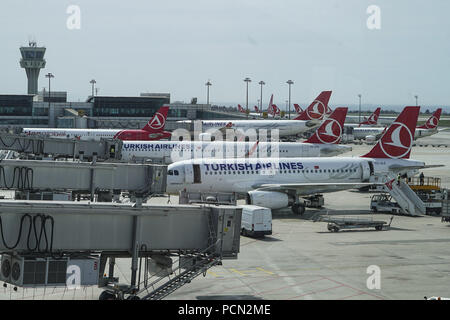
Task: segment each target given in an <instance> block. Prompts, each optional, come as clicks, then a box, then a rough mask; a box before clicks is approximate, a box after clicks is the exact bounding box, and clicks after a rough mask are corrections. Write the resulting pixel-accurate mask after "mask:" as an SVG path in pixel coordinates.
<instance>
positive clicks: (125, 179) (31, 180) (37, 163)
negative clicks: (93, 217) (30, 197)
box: [0, 159, 167, 200]
mask: <svg viewBox="0 0 450 320" xmlns="http://www.w3.org/2000/svg"><path fill="white" fill-rule="evenodd" d="M166 171H167V167H166V166H164V165H154V164H131V163H130V164H129V163H107V162H92V163H88V162H80V161H45V160H10V159H8V160H1V161H0V189H8V190H21V191H25V192H35V191H46V190H52V191H56V190H58V191H72V192H73V193H87V194H90V195H91V200H93V198H94V194H99V193H105V192H109V193H113V194H115V195H117V194H119V195H120V192H121V191H128V192H129V193H131V194H133V195H136V196H137V197H143V196H146V195H149V194H154V193H158V194H161V193H164V192H165V189H166Z"/></svg>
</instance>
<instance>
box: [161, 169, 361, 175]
mask: <svg viewBox="0 0 450 320" xmlns="http://www.w3.org/2000/svg"><path fill="white" fill-rule="evenodd" d="M170 171H172V170H169V172H170ZM266 171H267V173H269V172H271V173H273V172H274V171H273V170H270V169H267V170H263V171H262V173H266ZM356 171H357V170H356V169H324V170H322V169H319V170H277V173H281V174H287V173H327V172H328V173H339V172H341V173H344V172H356ZM213 174H214V175H217V174H219V175H222V174H223V175H227V174H234V175H236V174H259V170H258V171H214V173H213V172H208V171H206V172H205V175H213ZM169 175H171V174H170V173H169ZM175 175H178V174H175Z"/></svg>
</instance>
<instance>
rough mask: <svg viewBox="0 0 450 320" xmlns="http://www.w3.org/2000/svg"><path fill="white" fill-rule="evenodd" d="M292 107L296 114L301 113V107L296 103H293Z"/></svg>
mask: <svg viewBox="0 0 450 320" xmlns="http://www.w3.org/2000/svg"><path fill="white" fill-rule="evenodd" d="M294 108H295V112H297V114H301V113H302V112H303V110H302V108H301V107H300V106H299V105H298V104H297V103H294Z"/></svg>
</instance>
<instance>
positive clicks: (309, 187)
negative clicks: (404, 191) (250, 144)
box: [253, 182, 382, 196]
mask: <svg viewBox="0 0 450 320" xmlns="http://www.w3.org/2000/svg"><path fill="white" fill-rule="evenodd" d="M374 184H378V183H373V182H360V183H356V182H355V183H353V182H349V183H329V182H315V183H284V184H262V185H258V186H253V187H254V188H255V190H257V191H279V192H283V191H295V192H296V193H297V194H298V195H300V196H301V195H310V194H314V193H327V192H335V191H340V190H348V189H358V188H362V187H367V186H372V185H374ZM379 184H380V185H381V184H382V183H379Z"/></svg>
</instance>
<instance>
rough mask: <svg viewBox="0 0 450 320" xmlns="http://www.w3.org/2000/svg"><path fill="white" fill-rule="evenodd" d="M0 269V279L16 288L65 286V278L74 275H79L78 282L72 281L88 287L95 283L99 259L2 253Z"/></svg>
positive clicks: (96, 282) (73, 276) (71, 277)
mask: <svg viewBox="0 0 450 320" xmlns="http://www.w3.org/2000/svg"><path fill="white" fill-rule="evenodd" d="M7 261H9V264H8V262H7ZM3 265H4V267H3ZM9 270H10V271H9ZM1 271H2V272H1V273H2V275H1V280H2V281H4V282H7V283H10V284H13V285H15V286H18V287H42V286H50V287H59V286H66V285H67V280H68V279H69V281H71V279H76V277H79V278H78V280H79V282H78V281H75V282H76V283H74V284H79V285H81V286H89V285H97V284H98V274H99V259H98V258H96V257H89V258H79V259H73V260H71V259H69V258H62V259H53V258H30V257H21V256H13V257H11V256H8V255H2V269H1ZM3 271H4V272H3ZM69 277H70V278H69Z"/></svg>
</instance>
